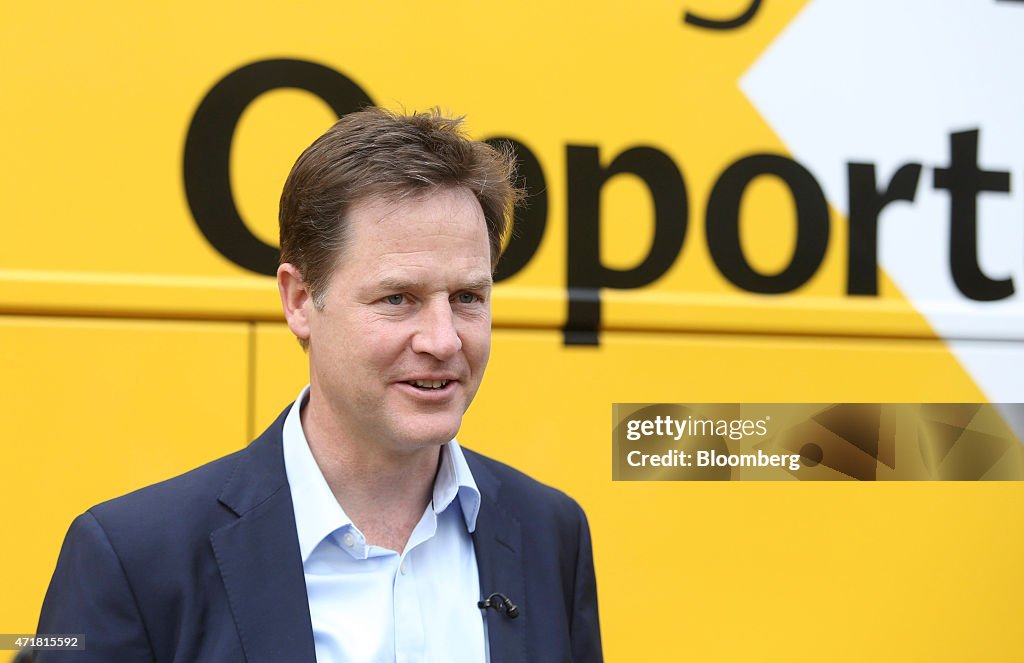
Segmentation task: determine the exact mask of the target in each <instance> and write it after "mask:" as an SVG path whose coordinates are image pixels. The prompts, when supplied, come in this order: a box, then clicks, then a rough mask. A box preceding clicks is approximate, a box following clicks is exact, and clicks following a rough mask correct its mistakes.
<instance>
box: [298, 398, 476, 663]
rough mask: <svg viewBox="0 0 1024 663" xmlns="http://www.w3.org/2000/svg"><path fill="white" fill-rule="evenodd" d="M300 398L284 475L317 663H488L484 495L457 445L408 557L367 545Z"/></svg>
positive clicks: (448, 454)
mask: <svg viewBox="0 0 1024 663" xmlns="http://www.w3.org/2000/svg"><path fill="white" fill-rule="evenodd" d="M308 394H309V387H306V389H304V390H303V391H302V393H301V394H299V397H298V399H296V401H295V404H294V405H292V408H291V410H290V411H289V412H288V416H287V418H286V419H285V422H284V467H285V473H286V474H287V476H288V485H289V487H290V488H291V494H292V504H293V506H294V509H295V526H296V529H297V531H298V535H299V550H300V552H301V553H302V568H303V571H304V572H305V576H306V593H307V595H308V597H309V614H310V617H311V618H312V622H313V642H314V646H315V647H316V659H317V663H341V662H343V661H344V662H345V663H354V662H365V663H371V662H372V663H414V662H419V661H437V662H439V663H440V662H444V663H482V662H484V661H486V660H487V659H488V658H489V657H488V656H487V651H486V650H487V647H486V634H485V631H484V621H483V614H482V611H481V610H480V609H479V608H478V607H477V605H476V603H477V601H478V600H479V598H480V579H479V576H478V574H477V566H476V555H475V554H474V550H473V539H472V537H471V536H470V534H471V532H473V530H474V529H476V519H477V515H478V513H479V511H480V491H479V490H478V489H477V487H476V482H474V481H473V475H472V474H471V473H470V471H469V466H468V465H467V464H466V459H465V457H464V456H463V454H462V450H461V449H460V448H459V445H458V443H457V442H456V441H455V440H452V441H451V442H449V443H448V444H446V445H444V447H442V449H441V462H440V466H439V468H438V472H437V477H436V478H435V480H434V494H433V500H432V501H431V503H430V504H428V505H427V508H426V510H425V511H424V512H423V517H422V518H420V521H419V523H418V524H417V525H416V527H415V528H414V529H413V532H412V535H411V536H410V537H409V542H408V544H407V545H406V547H405V551H404V552H402V553H398V552H395V551H394V550H388V549H386V548H381V547H379V546H373V545H367V543H366V538H365V537H364V536H363V534H362V533H361V532H360V531H359V529H358V528H357V527H356V526H355V524H354V523H353V522H352V521H351V520H350V519H349V517H348V516H347V515H345V511H344V509H342V508H341V506H340V505H339V504H338V501H337V500H336V499H335V498H334V494H333V493H332V492H331V489H330V487H329V486H328V485H327V481H326V480H325V479H324V476H323V473H321V472H320V468H319V466H317V464H316V460H315V459H314V458H313V454H312V452H311V451H310V449H309V443H308V442H307V440H306V435H305V433H304V432H303V430H302V421H301V418H300V409H301V407H302V406H303V405H304V404H305V402H306V400H307V398H308Z"/></svg>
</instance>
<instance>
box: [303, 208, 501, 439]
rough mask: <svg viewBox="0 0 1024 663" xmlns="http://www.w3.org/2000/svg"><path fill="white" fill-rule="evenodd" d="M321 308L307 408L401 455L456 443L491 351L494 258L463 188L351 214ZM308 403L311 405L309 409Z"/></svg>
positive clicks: (313, 324)
mask: <svg viewBox="0 0 1024 663" xmlns="http://www.w3.org/2000/svg"><path fill="white" fill-rule="evenodd" d="M347 240H348V241H347V244H346V245H345V247H344V249H342V253H341V256H340V260H339V266H338V267H337V269H336V270H335V272H334V275H333V276H332V278H331V281H330V284H329V286H328V288H327V291H326V293H325V295H326V296H325V298H324V301H323V307H322V309H319V310H317V309H315V308H313V307H312V306H310V307H309V340H310V346H309V352H310V382H311V398H312V399H320V400H321V403H320V404H319V405H321V406H323V407H325V408H326V409H327V411H329V413H330V414H329V417H330V420H331V421H332V423H333V425H335V426H337V427H338V429H339V430H338V433H340V434H341V435H344V436H347V437H351V438H352V441H354V442H357V443H361V444H370V443H372V444H373V445H375V446H378V447H380V448H382V449H390V450H391V451H394V452H399V453H405V452H412V451H416V450H418V449H422V448H423V447H425V446H429V445H439V444H443V443H444V442H447V441H448V440H450V439H451V438H452V437H454V436H455V434H456V432H457V431H458V430H459V426H460V425H461V423H462V415H463V413H464V412H465V411H466V409H467V408H468V407H469V404H470V402H471V401H472V400H473V396H474V395H475V394H476V391H477V388H479V386H480V380H481V379H482V378H483V374H484V368H485V367H486V366H487V358H488V355H489V353H490V345H491V304H490V298H491V283H492V282H491V259H490V246H489V243H488V237H487V228H486V224H485V222H484V215H483V211H482V210H481V208H480V204H479V203H478V202H477V200H476V198H475V197H474V196H473V194H472V193H471V192H470V191H469V190H468V189H465V188H447V189H440V190H437V191H433V192H431V193H429V194H427V195H425V196H424V197H421V198H410V199H406V200H403V201H401V202H387V201H385V200H380V199H370V200H367V201H364V202H362V203H359V204H356V205H355V206H353V207H352V208H351V210H350V211H349V213H348V237H347ZM311 404H312V403H311Z"/></svg>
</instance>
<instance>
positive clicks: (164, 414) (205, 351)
mask: <svg viewBox="0 0 1024 663" xmlns="http://www.w3.org/2000/svg"><path fill="white" fill-rule="evenodd" d="M247 343H248V332H247V326H246V325H244V324H240V323H219V324H214V323H192V322H141V321H122V320H116V321H115V320H83V319H72V318H24V317H4V316H0V375H3V380H0V420H2V421H3V433H2V435H0V440H2V447H3V460H4V471H3V480H2V481H0V522H2V523H3V549H4V553H3V564H2V565H0V587H2V588H3V590H2V594H3V599H2V600H0V626H2V630H3V632H5V633H16V632H23V633H32V632H34V631H35V627H36V621H37V620H38V617H39V606H40V605H41V604H42V600H43V594H44V593H45V591H46V587H47V584H48V583H49V580H50V575H51V574H52V573H53V568H54V565H55V563H56V561H57V553H58V551H59V550H60V545H61V541H62V540H63V537H64V534H65V532H66V531H67V528H68V526H69V525H70V524H71V521H72V520H73V519H74V518H75V516H77V515H78V514H80V513H82V512H83V511H85V510H86V509H88V508H89V507H91V506H92V505H94V504H96V503H98V502H101V501H104V500H107V499H110V498H112V497H116V496H118V495H122V494H124V493H127V492H129V491H131V490H134V489H136V488H140V487H142V486H145V485H147V484H151V483H154V482H156V481H160V480H162V479H166V478H169V477H171V476H174V475H177V474H180V473H182V472H185V471H187V470H189V469H191V468H193V467H195V466H197V465H200V464H202V463H204V462H206V461H208V460H211V459H213V458H216V457H218V456H222V455H224V454H226V453H229V452H231V451H234V450H236V449H239V448H241V447H242V446H243V445H244V444H245V442H246V428H245V425H246V410H247V399H248V391H247V386H246V385H247V378H248V353H247ZM6 659H7V656H6V655H2V656H0V660H6Z"/></svg>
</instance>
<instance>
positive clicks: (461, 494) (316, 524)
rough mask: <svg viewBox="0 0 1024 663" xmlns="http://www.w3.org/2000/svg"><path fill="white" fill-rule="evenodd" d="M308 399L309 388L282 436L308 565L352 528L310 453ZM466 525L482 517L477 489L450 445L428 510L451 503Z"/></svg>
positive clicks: (297, 526)
mask: <svg viewBox="0 0 1024 663" xmlns="http://www.w3.org/2000/svg"><path fill="white" fill-rule="evenodd" d="M308 398H309V386H308V385H307V386H306V388H305V389H303V390H302V393H300V394H299V397H298V398H296V399H295V403H293V404H292V407H291V409H290V410H289V411H288V415H287V417H285V421H284V430H283V431H282V436H283V438H284V439H283V444H284V470H285V475H286V476H287V477H288V486H289V488H290V489H291V494H292V506H293V508H294V509H295V529H296V532H297V533H298V537H299V551H300V553H301V554H302V561H303V562H306V560H308V559H309V556H310V554H312V552H313V549H314V548H316V547H317V546H318V545H319V544H320V542H321V541H323V540H324V539H325V538H327V537H328V536H330V535H331V534H332V533H334V532H336V531H338V530H340V529H344V528H348V527H354V524H353V523H352V520H351V519H350V518H349V517H348V515H346V514H345V510H344V509H342V508H341V505H340V504H338V500H336V499H335V498H334V493H332V492H331V488H330V486H328V485H327V480H326V479H324V475H323V473H322V472H321V471H320V467H319V466H318V465H317V464H316V459H315V458H313V452H312V451H310V449H309V442H308V441H307V440H306V434H305V432H304V431H303V430H302V418H301V411H302V407H303V406H304V405H305V403H306V401H307V400H308ZM456 498H458V501H459V508H460V510H461V511H462V516H463V519H464V521H465V524H466V530H467V531H468V532H473V531H475V530H476V519H477V516H478V515H479V513H480V490H479V489H478V488H477V485H476V481H474V480H473V474H472V472H470V469H469V464H468V463H466V457H465V455H464V454H463V453H462V449H461V447H459V443H458V442H456V441H455V440H454V439H452V440H451V441H450V442H448V443H447V444H445V445H444V446H442V447H441V461H440V464H439V467H438V469H437V476H436V477H435V478H434V492H433V500H432V501H431V508H432V509H433V511H434V513H435V514H441V513H442V512H443V511H444V510H445V509H447V508H448V507H449V506H450V505H451V504H452V502H454V501H455V499H456Z"/></svg>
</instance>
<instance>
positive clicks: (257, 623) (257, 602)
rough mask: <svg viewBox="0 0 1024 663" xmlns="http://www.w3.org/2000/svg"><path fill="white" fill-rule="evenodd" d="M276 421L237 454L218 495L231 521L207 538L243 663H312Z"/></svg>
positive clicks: (309, 627)
mask: <svg viewBox="0 0 1024 663" xmlns="http://www.w3.org/2000/svg"><path fill="white" fill-rule="evenodd" d="M286 412H287V411H286ZM284 416H285V415H284V414H282V415H281V416H280V417H278V420H277V421H275V422H274V424H273V425H271V427H270V428H269V429H267V431H266V432H265V433H263V435H261V436H260V437H259V438H258V439H257V440H256V441H255V442H253V443H252V444H251V445H250V446H249V448H248V449H247V450H246V452H245V453H243V454H241V456H240V461H239V465H238V468H237V469H236V470H235V473H234V474H233V475H232V478H231V479H230V480H229V481H228V483H227V484H226V485H225V488H224V491H223V492H222V493H221V496H220V501H221V503H222V504H224V505H225V506H227V507H228V508H230V509H231V510H233V511H234V512H235V513H236V514H237V515H238V516H239V518H238V520H236V521H234V522H232V523H230V524H229V525H226V526H224V527H222V528H220V529H218V530H216V531H214V532H213V533H212V534H211V535H210V541H211V543H212V545H213V550H214V555H215V556H216V558H217V564H218V566H219V567H220V573H221V577H222V578H223V580H224V587H225V589H226V591H227V595H228V601H229V603H230V605H231V612H232V615H233V617H234V620H235V625H236V627H237V628H238V634H239V638H240V639H241V641H242V648H243V649H244V651H245V657H246V660H247V661H248V662H249V663H277V662H279V661H290V662H291V661H295V662H296V663H315V661H316V653H315V650H314V647H313V627H312V625H311V622H310V617H309V602H308V599H307V597H306V581H305V577H304V575H303V570H302V559H301V554H300V552H299V541H298V535H297V534H296V531H295V512H294V510H293V507H292V500H291V492H290V491H289V490H288V481H287V477H286V475H285V471H284V457H283V452H282V450H281V430H282V426H283V422H284Z"/></svg>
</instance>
